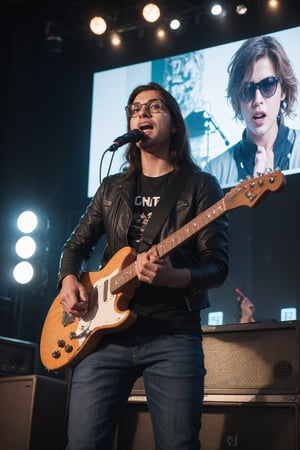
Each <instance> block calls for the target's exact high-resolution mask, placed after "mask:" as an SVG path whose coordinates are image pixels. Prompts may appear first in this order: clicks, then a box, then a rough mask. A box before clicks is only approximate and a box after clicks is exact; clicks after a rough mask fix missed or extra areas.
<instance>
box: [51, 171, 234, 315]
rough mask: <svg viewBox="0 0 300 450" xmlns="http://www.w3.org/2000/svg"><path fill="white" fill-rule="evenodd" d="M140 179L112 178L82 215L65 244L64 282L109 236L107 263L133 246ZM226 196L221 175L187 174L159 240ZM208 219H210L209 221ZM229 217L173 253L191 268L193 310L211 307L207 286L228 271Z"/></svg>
mask: <svg viewBox="0 0 300 450" xmlns="http://www.w3.org/2000/svg"><path fill="white" fill-rule="evenodd" d="M134 192H135V180H134V179H133V178H131V179H127V180H126V181H124V180H123V176H122V174H116V175H112V176H110V177H107V178H106V179H105V180H104V181H103V183H102V184H101V186H100V187H99V188H98V190H97V192H96V194H95V196H94V198H93V199H92V201H91V203H90V204H89V206H88V207H87V209H86V211H85V213H84V214H83V216H82V217H81V219H80V221H79V224H78V226H77V227H76V228H75V230H74V231H73V233H72V234H71V236H70V238H69V239H68V241H67V242H66V244H65V245H64V248H63V252H62V255H61V260H60V268H59V285H60V281H61V280H62V279H63V278H64V277H65V276H66V275H68V274H70V273H72V274H75V275H77V276H78V277H80V275H81V273H82V271H84V270H85V262H86V261H87V260H88V258H89V257H90V255H91V253H92V251H93V249H94V247H95V245H96V244H97V243H98V241H99V239H100V238H101V237H102V236H103V235H104V234H105V235H106V240H107V244H106V247H105V252H103V255H102V266H104V265H105V264H106V262H107V261H108V260H109V259H110V258H112V256H113V255H114V254H115V253H116V252H117V251H118V250H119V249H121V248H122V247H124V246H128V245H129V244H128V241H127V233H128V229H129V226H130V223H131V220H132V210H133V199H134ZM222 197H223V192H222V190H221V188H220V186H219V184H218V182H217V181H216V179H215V178H214V177H213V176H212V175H210V174H208V173H205V172H202V171H197V172H195V173H193V174H191V175H190V176H189V177H187V181H186V184H185V186H184V188H183V190H182V192H181V193H180V196H179V199H178V200H177V204H176V208H174V212H173V213H171V214H170V216H169V218H168V219H167V221H166V222H165V224H164V225H163V227H162V229H161V232H160V236H159V237H158V242H160V241H161V240H162V239H164V238H165V237H167V236H169V235H170V234H171V233H172V232H174V231H176V230H178V229H179V228H180V227H182V226H184V225H185V224H186V223H187V222H189V221H190V220H192V219H193V218H194V217H195V216H198V215H199V214H201V213H202V212H203V211H205V210H206V209H207V208H209V207H210V206H211V205H213V204H215V203H216V202H218V201H219V200H220V199H221V198H222ZM204 223H206V222H205V221H204ZM227 233H228V220H227V216H226V214H223V215H220V217H218V218H217V219H214V220H213V221H212V222H211V223H210V224H208V225H206V226H205V227H204V228H203V229H202V230H201V231H200V232H198V233H197V234H196V235H195V236H194V237H192V238H190V239H188V240H186V241H185V242H183V243H182V244H181V245H180V246H179V247H177V248H176V249H175V250H174V251H173V252H172V253H171V255H170V257H171V260H172V264H173V265H174V267H177V268H180V267H187V268H189V270H190V271H191V275H192V278H191V285H190V288H189V290H188V291H187V292H186V293H185V298H186V303H187V306H188V308H189V309H191V310H196V309H202V308H206V307H208V306H209V300H208V295H207V290H208V289H210V288H215V287H218V286H219V285H221V284H222V283H223V282H224V280H225V278H226V276H227V272H228V235H227Z"/></svg>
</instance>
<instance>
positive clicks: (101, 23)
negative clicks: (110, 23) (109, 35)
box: [90, 16, 107, 36]
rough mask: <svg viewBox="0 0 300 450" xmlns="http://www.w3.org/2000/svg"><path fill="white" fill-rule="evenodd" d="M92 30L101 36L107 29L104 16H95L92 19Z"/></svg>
mask: <svg viewBox="0 0 300 450" xmlns="http://www.w3.org/2000/svg"><path fill="white" fill-rule="evenodd" d="M90 30H91V31H92V32H93V33H94V34H96V35H97V36H101V35H102V34H104V33H105V31H106V30H107V23H106V21H105V19H103V17H100V16H95V17H93V18H92V19H91V21H90Z"/></svg>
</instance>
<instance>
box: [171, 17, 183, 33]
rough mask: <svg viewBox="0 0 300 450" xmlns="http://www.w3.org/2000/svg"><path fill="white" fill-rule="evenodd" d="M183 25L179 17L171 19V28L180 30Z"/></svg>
mask: <svg viewBox="0 0 300 450" xmlns="http://www.w3.org/2000/svg"><path fill="white" fill-rule="evenodd" d="M180 27H181V23H180V20H179V19H172V20H171V21H170V28H171V30H178V29H179V28H180Z"/></svg>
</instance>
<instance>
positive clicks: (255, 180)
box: [224, 170, 286, 210]
mask: <svg viewBox="0 0 300 450" xmlns="http://www.w3.org/2000/svg"><path fill="white" fill-rule="evenodd" d="M285 184H286V180H285V176H284V175H283V173H282V172H280V170H275V171H274V172H270V171H269V172H266V173H265V174H263V175H260V176H257V177H252V178H249V179H246V180H244V181H241V182H240V183H239V184H237V185H236V186H234V187H233V188H232V189H230V191H229V192H227V194H226V195H225V197H224V201H225V205H226V209H228V210H230V209H235V208H238V207H240V206H248V207H249V208H252V207H253V206H256V205H257V204H258V203H259V202H260V201H261V200H262V199H263V197H264V196H265V195H266V194H267V193H268V192H269V191H273V192H275V191H279V190H282V189H283V188H284V187H285Z"/></svg>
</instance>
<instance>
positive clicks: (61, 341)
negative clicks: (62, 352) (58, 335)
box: [57, 339, 66, 348]
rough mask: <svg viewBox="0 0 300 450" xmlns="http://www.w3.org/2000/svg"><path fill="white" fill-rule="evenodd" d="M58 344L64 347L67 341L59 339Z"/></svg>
mask: <svg viewBox="0 0 300 450" xmlns="http://www.w3.org/2000/svg"><path fill="white" fill-rule="evenodd" d="M57 345H58V346H59V347H61V348H63V347H64V346H65V345H66V343H65V341H64V340H63V339H58V341H57Z"/></svg>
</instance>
